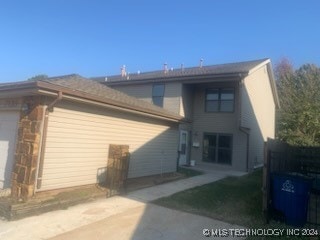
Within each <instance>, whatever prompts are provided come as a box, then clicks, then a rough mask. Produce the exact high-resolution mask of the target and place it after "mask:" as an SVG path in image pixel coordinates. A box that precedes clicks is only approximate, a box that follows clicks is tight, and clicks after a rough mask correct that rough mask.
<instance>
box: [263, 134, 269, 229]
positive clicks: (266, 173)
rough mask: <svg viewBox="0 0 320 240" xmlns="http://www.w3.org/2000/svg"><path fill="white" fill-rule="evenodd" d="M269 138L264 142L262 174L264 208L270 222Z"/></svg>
mask: <svg viewBox="0 0 320 240" xmlns="http://www.w3.org/2000/svg"><path fill="white" fill-rule="evenodd" d="M268 141H269V138H268V139H267V141H266V142H264V156H263V175H262V210H263V215H264V217H265V222H266V223H269V200H270V157H269V155H270V151H269V146H268Z"/></svg>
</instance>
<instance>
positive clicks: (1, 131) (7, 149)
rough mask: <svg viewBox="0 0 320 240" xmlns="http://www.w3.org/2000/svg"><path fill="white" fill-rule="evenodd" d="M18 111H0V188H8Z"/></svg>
mask: <svg viewBox="0 0 320 240" xmlns="http://www.w3.org/2000/svg"><path fill="white" fill-rule="evenodd" d="M18 120H19V113H18V112H16V111H0V189H5V188H10V186H11V173H12V168H13V163H14V151H15V146H16V136H17V129H18Z"/></svg>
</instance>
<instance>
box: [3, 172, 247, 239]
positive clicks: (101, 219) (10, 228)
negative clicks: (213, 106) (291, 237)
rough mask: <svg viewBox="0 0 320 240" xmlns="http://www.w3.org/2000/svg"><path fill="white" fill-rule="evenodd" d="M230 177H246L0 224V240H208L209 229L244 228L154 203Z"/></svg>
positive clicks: (207, 178)
mask: <svg viewBox="0 0 320 240" xmlns="http://www.w3.org/2000/svg"><path fill="white" fill-rule="evenodd" d="M230 175H233V176H239V175H243V174H242V173H239V172H230V171H226V172H217V173H214V174H213V173H206V174H204V175H200V176H196V177H192V178H188V179H183V180H179V181H175V182H171V183H166V184H162V185H157V186H154V187H150V188H145V189H141V190H138V191H134V192H132V193H130V194H128V195H126V196H115V197H112V198H107V199H99V200H96V201H94V202H90V203H85V204H80V205H77V206H73V207H70V208H68V209H66V210H59V211H53V212H48V213H45V214H42V215H39V216H33V217H28V218H24V219H21V220H18V221H12V222H7V221H2V220H0V239H1V240H18V239H19V240H20V239H24V240H37V239H49V238H53V239H77V240H78V239H79V240H80V239H111V240H112V239H115V240H121V239H123V240H132V239H201V238H204V237H203V235H202V231H203V229H204V228H207V229H229V228H239V227H238V226H232V225H230V224H227V223H223V222H220V221H216V220H213V219H209V218H205V217H201V216H198V215H193V214H188V213H185V212H180V211H174V210H170V209H167V208H163V207H159V206H155V205H153V204H150V201H153V200H155V199H158V198H160V197H165V196H169V195H172V194H174V193H176V192H179V191H183V190H185V189H189V188H193V187H196V186H200V185H203V184H206V183H210V182H214V181H217V180H220V179H222V178H224V177H226V176H230ZM216 239H218V238H216ZM223 239H228V238H223ZM230 239H235V238H230Z"/></svg>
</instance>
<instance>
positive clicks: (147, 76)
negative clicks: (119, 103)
mask: <svg viewBox="0 0 320 240" xmlns="http://www.w3.org/2000/svg"><path fill="white" fill-rule="evenodd" d="M266 60H268V59H267V58H265V59H259V60H253V61H246V62H237V63H226V64H218V65H211V66H203V67H191V68H183V69H173V70H171V69H169V70H168V72H167V73H165V72H164V70H159V71H153V72H145V73H139V74H138V73H135V74H129V75H127V76H125V77H122V76H121V75H114V76H106V77H94V78H92V80H95V81H99V82H105V81H106V80H107V82H121V81H127V80H130V81H139V80H141V81H143V80H152V79H161V80H164V81H165V80H166V79H167V80H168V81H169V80H170V79H173V78H183V77H190V76H203V75H231V74H239V73H243V74H246V73H248V72H249V71H250V70H251V69H253V68H254V67H256V66H258V65H259V64H261V63H263V62H265V61H266Z"/></svg>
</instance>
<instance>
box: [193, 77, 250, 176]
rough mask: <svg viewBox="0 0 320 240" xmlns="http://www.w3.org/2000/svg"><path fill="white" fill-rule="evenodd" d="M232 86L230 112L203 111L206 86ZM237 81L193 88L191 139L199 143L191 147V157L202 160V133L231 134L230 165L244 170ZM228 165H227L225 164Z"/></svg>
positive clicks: (244, 155)
mask: <svg viewBox="0 0 320 240" xmlns="http://www.w3.org/2000/svg"><path fill="white" fill-rule="evenodd" d="M230 87H231V88H234V89H235V104H234V112H232V113H219V112H217V113H211V112H209V113H208V112H205V93H206V89H208V88H230ZM238 101H239V95H238V83H237V82H234V83H232V82H229V83H214V84H201V85H197V86H196V88H195V95H194V103H193V106H194V108H193V140H194V141H198V142H199V143H200V147H199V148H195V147H192V150H191V159H192V160H196V161H198V162H199V161H200V162H201V161H202V153H203V148H202V145H203V135H204V133H221V134H230V135H232V139H233V140H232V141H233V149H232V165H231V166H230V165H229V166H230V167H232V168H233V169H237V170H242V171H245V170H246V138H245V137H246V136H245V134H243V133H241V132H240V131H239V123H238V116H239V108H238V104H237V103H238ZM226 166H228V165H226Z"/></svg>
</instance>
